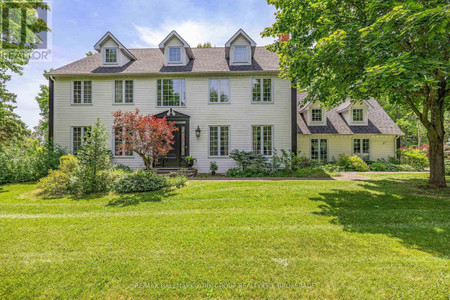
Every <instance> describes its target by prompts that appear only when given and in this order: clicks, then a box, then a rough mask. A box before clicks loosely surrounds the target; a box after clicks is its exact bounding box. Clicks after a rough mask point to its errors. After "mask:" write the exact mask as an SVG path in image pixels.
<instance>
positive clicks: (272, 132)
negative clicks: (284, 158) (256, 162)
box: [251, 125, 275, 157]
mask: <svg viewBox="0 0 450 300" xmlns="http://www.w3.org/2000/svg"><path fill="white" fill-rule="evenodd" d="M254 127H260V128H261V152H260V154H262V155H263V156H265V157H273V149H274V148H275V147H274V136H275V129H274V126H273V125H252V126H251V131H252V132H251V139H252V143H251V149H252V150H251V151H252V152H253V128H254ZM264 127H270V128H271V145H272V147H271V149H270V153H271V154H270V155H265V154H264V147H263V145H264Z"/></svg>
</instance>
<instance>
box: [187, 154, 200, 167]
mask: <svg viewBox="0 0 450 300" xmlns="http://www.w3.org/2000/svg"><path fill="white" fill-rule="evenodd" d="M196 160H197V159H196V158H193V157H192V156H186V157H185V158H184V161H185V162H186V167H188V168H192V166H193V165H194V162H195V161H196Z"/></svg>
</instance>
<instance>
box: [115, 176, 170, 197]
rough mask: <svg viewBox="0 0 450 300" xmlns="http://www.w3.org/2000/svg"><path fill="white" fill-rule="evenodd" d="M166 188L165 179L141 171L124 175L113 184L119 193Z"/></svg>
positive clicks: (166, 182)
mask: <svg viewBox="0 0 450 300" xmlns="http://www.w3.org/2000/svg"><path fill="white" fill-rule="evenodd" d="M167 186H168V179H167V177H164V176H161V175H157V174H155V173H153V172H147V171H143V170H139V171H135V172H131V173H124V174H123V176H121V177H120V178H119V179H118V180H117V181H116V182H115V184H114V190H115V191H117V192H119V193H133V192H150V191H156V190H160V189H162V188H164V187H167Z"/></svg>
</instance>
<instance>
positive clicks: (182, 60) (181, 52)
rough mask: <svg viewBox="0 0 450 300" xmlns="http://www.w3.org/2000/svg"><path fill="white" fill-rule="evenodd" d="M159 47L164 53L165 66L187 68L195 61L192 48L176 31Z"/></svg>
mask: <svg viewBox="0 0 450 300" xmlns="http://www.w3.org/2000/svg"><path fill="white" fill-rule="evenodd" d="M158 47H159V49H161V51H162V52H163V53H164V66H186V65H187V64H188V63H189V61H190V60H191V59H194V54H193V53H192V49H191V46H189V44H188V43H187V42H186V41H185V40H184V39H183V38H182V37H181V36H180V35H179V34H178V33H177V32H176V31H175V30H173V31H172V32H171V33H169V35H168V36H167V37H166V38H165V39H164V40H163V41H162V42H161V43H160V44H159V46H158Z"/></svg>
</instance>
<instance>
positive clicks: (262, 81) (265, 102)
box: [250, 77, 274, 104]
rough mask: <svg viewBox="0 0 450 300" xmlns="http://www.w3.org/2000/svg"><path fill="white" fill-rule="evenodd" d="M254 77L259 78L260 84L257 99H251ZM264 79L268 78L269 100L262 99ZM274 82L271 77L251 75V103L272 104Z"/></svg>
mask: <svg viewBox="0 0 450 300" xmlns="http://www.w3.org/2000/svg"><path fill="white" fill-rule="evenodd" d="M255 79H259V80H261V86H260V91H259V92H260V98H259V101H254V100H253V80H255ZM264 79H269V80H270V101H263V100H264ZM273 87H274V82H273V78H268V77H253V78H252V79H251V82H250V91H251V93H250V94H251V99H252V102H251V103H252V104H273V103H274V101H273V99H274V95H273V94H274V88H273Z"/></svg>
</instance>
